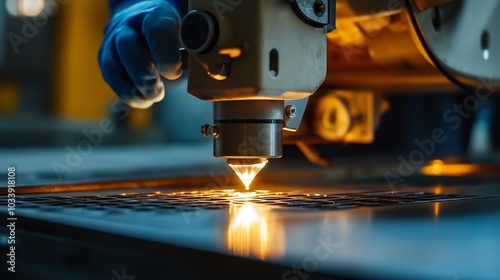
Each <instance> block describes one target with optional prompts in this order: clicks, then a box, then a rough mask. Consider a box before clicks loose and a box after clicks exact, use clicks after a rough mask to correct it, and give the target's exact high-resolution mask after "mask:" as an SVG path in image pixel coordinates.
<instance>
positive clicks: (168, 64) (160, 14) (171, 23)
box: [99, 0, 182, 108]
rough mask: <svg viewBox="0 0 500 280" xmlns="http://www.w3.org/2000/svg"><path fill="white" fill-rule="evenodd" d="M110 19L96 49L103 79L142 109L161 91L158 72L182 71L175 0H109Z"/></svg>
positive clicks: (170, 75) (176, 73)
mask: <svg viewBox="0 0 500 280" xmlns="http://www.w3.org/2000/svg"><path fill="white" fill-rule="evenodd" d="M110 5H111V20H110V22H109V23H108V25H107V26H106V29H105V31H104V39H103V42H102V44H101V47H100V49H99V65H100V67H101V71H102V75H103V78H104V80H106V82H107V83H108V84H109V85H110V86H111V88H112V89H113V90H114V91H115V92H116V93H117V94H118V96H119V97H120V98H121V99H122V100H123V101H124V102H126V103H127V104H128V105H129V106H131V107H134V108H148V107H150V106H151V105H153V104H154V103H156V102H159V101H161V100H162V99H163V97H164V96H165V87H164V85H163V81H162V78H161V77H162V76H163V77H165V78H167V79H169V80H173V79H177V78H179V77H180V76H181V74H182V69H181V64H182V62H181V58H180V52H179V44H180V43H179V36H178V25H179V22H180V14H179V12H178V10H179V9H178V7H177V3H176V1H175V0H110Z"/></svg>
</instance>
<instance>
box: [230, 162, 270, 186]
mask: <svg viewBox="0 0 500 280" xmlns="http://www.w3.org/2000/svg"><path fill="white" fill-rule="evenodd" d="M266 164H267V160H266V159H264V160H263V161H262V162H260V163H256V164H229V166H230V167H231V168H232V169H233V170H234V172H235V173H236V175H238V177H239V178H240V180H241V182H243V184H244V185H245V189H246V190H247V191H248V190H249V189H250V184H251V183H252V181H253V179H254V178H255V176H257V174H258V173H259V172H260V171H261V170H262V168H264V166H266Z"/></svg>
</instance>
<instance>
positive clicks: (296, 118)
mask: <svg viewBox="0 0 500 280" xmlns="http://www.w3.org/2000/svg"><path fill="white" fill-rule="evenodd" d="M308 100H309V97H306V98H303V99H299V100H285V111H286V110H288V109H287V108H292V107H294V110H293V111H294V112H293V114H290V113H288V112H285V115H284V126H283V129H284V130H288V131H292V132H295V131H297V130H298V129H299V126H300V123H301V122H302V118H303V117H304V112H305V111H306V106H307V101H308Z"/></svg>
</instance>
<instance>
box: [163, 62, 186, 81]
mask: <svg viewBox="0 0 500 280" xmlns="http://www.w3.org/2000/svg"><path fill="white" fill-rule="evenodd" d="M160 74H161V75H162V76H163V77H165V79H167V80H177V79H178V78H180V77H181V76H182V67H181V64H179V66H178V67H175V68H172V69H170V70H169V71H162V72H160Z"/></svg>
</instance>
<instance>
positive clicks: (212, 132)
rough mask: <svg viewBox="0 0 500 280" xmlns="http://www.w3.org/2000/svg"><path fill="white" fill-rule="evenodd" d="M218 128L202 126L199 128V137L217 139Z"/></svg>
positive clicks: (216, 126)
mask: <svg viewBox="0 0 500 280" xmlns="http://www.w3.org/2000/svg"><path fill="white" fill-rule="evenodd" d="M219 133H220V127H219V126H218V125H209V124H204V125H202V126H201V135H203V136H204V137H208V136H213V137H214V138H217V137H219Z"/></svg>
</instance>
